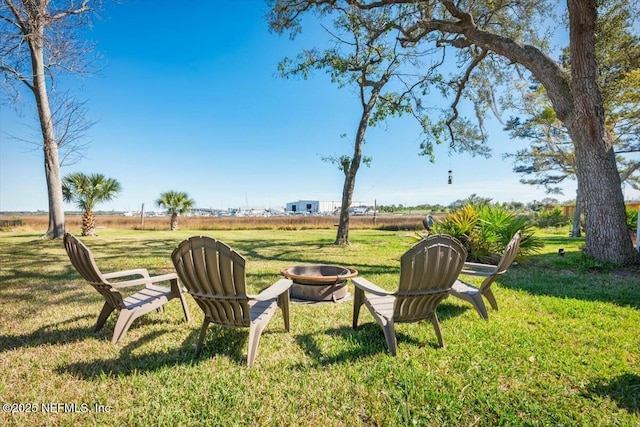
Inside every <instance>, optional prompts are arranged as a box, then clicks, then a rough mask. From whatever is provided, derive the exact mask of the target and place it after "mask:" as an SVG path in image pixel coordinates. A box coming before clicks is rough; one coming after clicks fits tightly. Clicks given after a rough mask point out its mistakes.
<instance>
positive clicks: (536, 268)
mask: <svg viewBox="0 0 640 427" xmlns="http://www.w3.org/2000/svg"><path fill="white" fill-rule="evenodd" d="M568 256H570V255H569V254H568ZM536 258H537V259H536ZM553 258H554V255H541V256H539V257H533V259H532V262H531V263H529V264H526V265H524V266H511V267H510V268H509V269H508V270H507V273H506V274H505V275H504V276H503V277H501V278H499V279H498V280H497V282H498V284H499V286H501V287H504V288H509V289H515V290H521V291H525V292H527V293H530V294H532V295H543V296H550V297H558V298H570V299H577V300H582V301H594V302H596V301H597V302H605V303H611V304H616V305H619V306H621V307H632V308H635V309H640V270H636V269H634V268H626V269H616V270H611V271H576V270H575V269H571V267H572V266H574V265H575V264H572V263H571V261H569V263H567V264H562V262H563V261H557V262H558V263H559V264H557V265H550V264H549V262H547V260H549V259H553ZM555 258H559V257H558V256H557V255H555ZM545 259H546V260H545ZM498 304H499V302H498Z"/></svg>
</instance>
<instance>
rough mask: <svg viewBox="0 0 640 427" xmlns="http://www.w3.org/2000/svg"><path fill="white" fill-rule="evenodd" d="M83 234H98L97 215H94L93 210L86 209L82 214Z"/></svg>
mask: <svg viewBox="0 0 640 427" xmlns="http://www.w3.org/2000/svg"><path fill="white" fill-rule="evenodd" d="M82 235H83V236H95V235H96V217H95V216H94V215H93V211H92V210H88V211H85V212H84V213H83V214H82Z"/></svg>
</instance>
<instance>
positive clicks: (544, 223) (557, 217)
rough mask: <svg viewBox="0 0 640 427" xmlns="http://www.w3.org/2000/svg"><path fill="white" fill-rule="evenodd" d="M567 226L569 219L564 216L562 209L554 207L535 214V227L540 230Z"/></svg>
mask: <svg viewBox="0 0 640 427" xmlns="http://www.w3.org/2000/svg"><path fill="white" fill-rule="evenodd" d="M567 224H569V218H567V217H566V216H564V214H563V213H562V209H560V208H559V207H555V208H553V209H551V210H543V211H541V212H538V213H537V214H536V225H537V226H538V227H540V228H548V227H562V226H565V225H567Z"/></svg>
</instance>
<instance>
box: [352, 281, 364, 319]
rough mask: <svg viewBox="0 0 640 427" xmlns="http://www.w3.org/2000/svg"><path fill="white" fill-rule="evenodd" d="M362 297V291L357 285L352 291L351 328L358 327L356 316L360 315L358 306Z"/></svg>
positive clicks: (360, 305)
mask: <svg viewBox="0 0 640 427" xmlns="http://www.w3.org/2000/svg"><path fill="white" fill-rule="evenodd" d="M363 299H364V291H363V290H362V289H360V288H358V287H356V288H355V290H354V292H353V329H358V317H360V307H362V301H363Z"/></svg>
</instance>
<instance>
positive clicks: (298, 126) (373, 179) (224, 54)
mask: <svg viewBox="0 0 640 427" xmlns="http://www.w3.org/2000/svg"><path fill="white" fill-rule="evenodd" d="M107 3H109V4H108V5H107V8H106V9H104V10H102V11H101V13H100V19H97V20H95V21H94V25H93V28H92V29H91V30H90V31H88V33H87V34H88V36H89V37H90V38H91V39H92V40H94V41H95V42H96V43H97V50H98V52H99V54H100V60H99V61H98V62H97V63H96V65H97V67H99V68H100V70H99V72H98V73H97V74H95V75H92V76H87V77H84V78H82V79H74V80H71V81H70V82H71V84H70V86H69V88H70V89H72V90H73V92H74V93H75V94H77V96H78V98H80V99H86V100H87V101H88V102H87V109H88V110H87V117H88V119H90V120H92V121H96V124H95V125H94V126H93V127H92V128H91V129H90V130H89V132H88V138H87V141H88V142H90V146H89V148H88V150H87V151H86V157H85V158H83V159H82V160H81V161H80V162H78V163H76V164H73V165H70V166H63V168H62V173H63V175H66V174H68V173H71V172H84V173H94V172H97V173H102V174H104V175H106V176H108V177H113V178H116V179H117V180H118V181H120V183H121V184H122V187H123V191H122V193H120V195H119V196H118V197H117V198H115V199H114V200H113V201H111V202H106V203H103V204H100V205H98V206H97V207H96V208H97V209H98V210H137V209H139V208H140V205H141V204H142V203H144V204H145V209H146V210H151V209H154V208H153V203H154V201H155V200H156V199H157V198H158V196H159V195H160V193H161V192H163V191H167V190H177V191H185V192H187V193H188V194H189V195H190V196H191V197H192V198H193V199H194V200H195V201H196V205H197V206H198V207H202V208H214V209H227V208H238V207H247V206H249V207H264V208H267V207H282V206H284V205H285V204H286V203H287V202H291V201H296V200H299V199H312V200H324V201H329V200H332V201H333V200H335V201H337V200H340V198H341V193H342V185H343V178H344V176H343V174H342V172H340V171H339V170H338V169H337V168H336V167H335V166H333V165H331V164H329V163H326V162H323V161H322V160H321V157H323V156H330V155H338V156H339V155H342V154H350V153H351V150H352V147H351V143H350V141H351V140H352V137H353V135H354V134H355V129H356V126H357V124H358V118H359V107H358V100H357V98H356V96H355V93H354V92H353V90H352V89H350V88H343V89H340V88H338V87H336V86H335V85H333V84H331V82H330V81H329V79H328V77H327V76H326V75H325V74H324V73H317V74H314V75H312V76H311V78H310V79H309V80H306V81H305V80H299V79H288V80H287V79H281V78H278V77H276V75H275V73H276V70H277V64H278V62H279V61H280V60H281V59H282V58H283V57H285V56H294V55H295V54H296V53H297V52H298V51H299V50H300V49H301V48H303V47H307V48H310V47H313V46H322V45H323V43H325V41H326V40H327V36H326V34H325V33H324V32H323V31H322V30H321V29H319V28H317V27H316V28H314V27H313V26H306V27H305V28H304V30H303V33H302V34H301V35H300V36H299V37H298V38H297V39H296V40H294V41H291V40H290V39H289V38H288V37H287V36H278V35H275V34H270V33H269V31H268V28H267V24H266V22H265V19H264V15H265V13H266V6H265V4H264V2H263V1H261V0H244V1H232V2H210V1H190V2H185V3H184V7H181V8H180V10H177V9H176V7H175V3H174V2H169V1H167V0H158V1H153V2H151V1H144V0H131V1H126V2H118V3H115V2H107ZM97 67H96V68H97ZM27 95H28V94H25V97H26V96H27ZM0 108H1V110H0V130H1V131H2V132H0V211H18V210H47V193H46V187H45V178H44V170H43V160H42V153H41V149H36V150H33V147H32V146H29V145H28V144H25V143H20V142H17V141H15V140H14V139H11V138H9V137H8V136H7V135H8V134H10V135H14V136H18V137H22V138H26V137H28V136H30V135H33V131H32V130H30V129H29V126H31V127H33V126H35V123H36V122H35V121H33V113H32V108H31V105H30V104H23V105H22V106H21V110H22V115H17V114H16V113H15V112H14V109H13V108H12V107H11V106H10V105H6V104H3V105H2V106H1V107H0ZM342 134H346V135H347V138H341V135H342ZM489 141H490V142H489V144H490V146H491V147H492V149H493V152H494V155H493V157H492V158H491V159H484V158H480V157H476V158H472V157H471V156H469V155H459V154H454V155H452V156H448V153H447V147H438V148H437V151H436V157H437V158H436V163H435V164H433V163H430V162H429V161H428V160H427V159H426V158H425V157H421V156H419V155H418V153H419V142H420V131H419V129H418V127H417V125H416V124H415V123H413V121H412V119H409V118H406V119H404V118H401V119H391V120H389V121H388V122H387V123H385V124H383V125H381V126H379V127H377V128H372V129H370V130H369V132H368V134H367V143H366V145H365V155H368V156H371V157H372V158H373V162H372V164H371V167H370V168H366V167H363V168H361V169H360V171H359V173H358V177H357V181H356V190H355V194H354V200H355V201H360V202H363V203H367V204H373V202H374V200H376V201H377V203H378V204H385V205H389V204H396V205H397V204H403V205H417V204H422V203H428V204H435V203H440V204H445V205H446V204H449V203H450V202H452V201H454V200H457V199H462V198H466V197H468V196H469V195H470V194H472V193H475V194H477V195H479V196H483V197H490V198H492V199H493V200H495V201H523V202H526V201H531V200H534V199H537V200H540V199H543V198H545V197H548V196H547V195H546V194H545V193H544V190H543V189H539V188H535V187H532V186H528V185H523V184H520V183H519V179H520V177H519V176H518V175H516V174H514V173H513V172H512V171H511V169H512V165H511V163H510V162H509V161H505V160H503V159H502V156H501V155H502V153H505V152H514V151H515V150H517V149H518V148H519V147H521V146H522V144H523V142H521V141H511V140H510V139H509V137H508V135H507V134H506V133H505V132H503V131H501V128H500V126H499V125H494V126H492V127H491V129H490V138H489ZM449 169H451V170H452V171H453V184H451V185H447V171H448V170H449ZM574 191H575V184H574V183H573V182H571V183H569V184H568V185H567V187H566V192H565V195H564V196H554V197H557V198H559V199H560V200H564V199H569V198H571V197H572V196H573V194H574ZM625 196H626V197H627V198H631V197H632V196H634V194H632V193H630V190H626V192H625ZM66 208H67V209H74V206H73V205H67V206H66Z"/></svg>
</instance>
